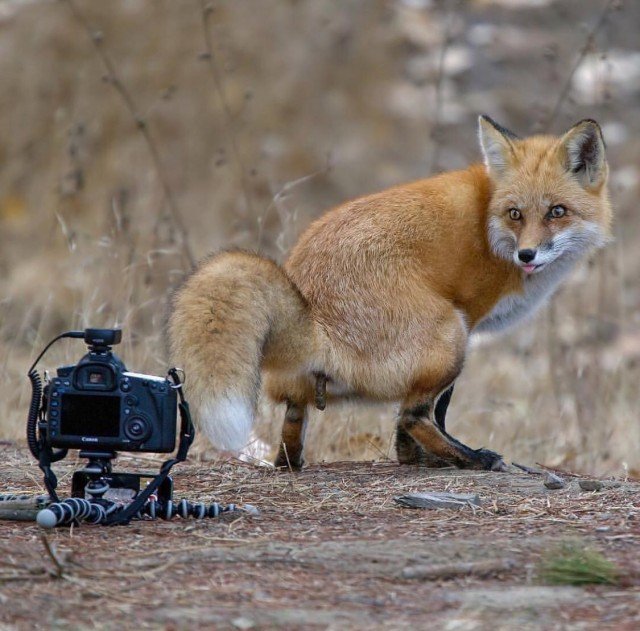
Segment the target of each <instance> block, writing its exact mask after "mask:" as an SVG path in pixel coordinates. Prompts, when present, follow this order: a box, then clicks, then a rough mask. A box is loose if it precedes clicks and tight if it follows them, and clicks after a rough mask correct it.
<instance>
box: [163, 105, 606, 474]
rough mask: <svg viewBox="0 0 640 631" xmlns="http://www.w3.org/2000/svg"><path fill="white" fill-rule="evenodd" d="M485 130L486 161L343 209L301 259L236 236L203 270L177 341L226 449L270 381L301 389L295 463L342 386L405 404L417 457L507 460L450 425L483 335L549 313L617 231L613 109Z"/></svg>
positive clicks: (299, 249) (411, 451)
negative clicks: (556, 131)
mask: <svg viewBox="0 0 640 631" xmlns="http://www.w3.org/2000/svg"><path fill="white" fill-rule="evenodd" d="M478 127H479V131H478V133H479V140H480V147H481V149H482V153H483V156H484V164H476V165H472V166H470V167H469V168H467V169H465V170H462V171H455V172H449V173H442V174H440V175H436V176H435V177H431V178H428V179H425V180H420V181H418V182H413V183H410V184H405V185H402V186H397V187H395V188H391V189H389V190H386V191H383V192H381V193H377V194H374V195H368V196H366V197H362V198H359V199H356V200H353V201H350V202H347V203H345V204H343V205H341V206H338V207H337V208H334V209H333V210H330V211H329V212H327V213H326V214H324V215H323V216H321V217H320V218H319V219H318V220H317V221H315V222H314V223H313V224H312V225H311V226H310V227H309V228H308V229H307V231H306V232H305V233H304V234H303V236H302V237H301V239H300V240H299V241H298V243H297V245H296V246H295V247H294V248H293V251H292V252H291V255H290V257H289V259H288V260H287V262H286V263H285V265H284V268H282V267H280V266H279V265H277V264H276V263H274V262H272V261H270V260H268V259H266V258H264V257H262V256H259V255H256V254H252V253H248V252H244V251H231V252H223V253H220V254H217V255H215V256H212V257H211V258H208V259H206V260H205V261H203V262H202V263H201V264H200V266H199V267H198V269H197V270H196V271H195V272H194V273H193V274H192V275H191V276H190V277H189V278H188V279H187V280H186V282H185V283H184V285H183V286H182V288H181V289H179V290H178V292H177V293H176V296H175V299H174V302H173V309H172V314H171V316H170V321H169V337H170V344H171V349H172V354H173V359H174V361H175V362H177V364H178V365H180V366H182V367H183V368H184V369H185V371H186V374H187V381H186V387H187V392H188V394H189V396H190V397H191V398H192V399H193V404H194V408H195V411H196V414H197V418H198V420H199V424H200V426H201V427H202V428H203V429H204V431H205V433H206V434H207V435H208V437H209V438H210V440H211V441H212V442H213V444H214V445H215V446H217V447H219V448H221V449H225V450H236V451H237V450H240V449H241V448H242V447H244V446H245V445H246V443H247V441H248V438H249V434H250V432H251V428H252V423H253V420H254V415H255V411H256V402H257V399H258V395H259V392H260V389H261V386H262V385H263V381H264V388H265V391H266V393H267V395H268V396H269V397H270V398H271V399H273V400H274V401H276V402H282V403H286V414H285V419H284V426H283V429H282V442H281V445H280V450H279V453H278V456H277V458H276V461H275V465H276V466H278V467H290V468H294V469H296V468H299V467H301V466H302V465H303V453H302V452H303V437H304V430H305V424H306V419H307V408H308V406H309V405H312V404H313V403H314V401H316V398H318V399H320V400H319V401H318V406H319V407H322V406H323V403H324V401H323V398H324V395H325V390H324V389H325V388H326V397H327V398H328V400H329V402H331V401H332V400H336V399H341V398H346V397H362V398H365V399H373V400H378V401H399V402H401V407H400V414H399V418H398V424H397V429H396V449H397V455H398V460H399V461H400V462H401V463H418V464H426V465H428V466H446V465H452V464H453V465H456V466H458V467H461V468H473V469H494V470H497V469H503V468H504V463H503V461H502V458H501V456H500V455H498V454H496V453H494V452H492V451H489V450H488V449H471V448H469V447H467V446H466V445H464V444H462V443H461V442H459V441H458V440H456V439H455V438H453V437H452V436H451V435H450V434H448V433H447V432H446V429H445V415H446V410H447V406H448V404H449V400H450V398H451V393H452V390H453V384H454V382H455V380H456V378H457V377H458V375H459V374H460V371H461V370H462V366H463V363H464V359H465V353H466V349H467V341H468V339H469V336H470V335H471V334H473V333H475V332H481V331H499V330H502V329H504V328H505V327H507V326H510V325H512V324H514V323H516V322H518V321H520V320H522V319H524V318H526V317H529V316H531V315H532V314H533V313H534V312H535V310H536V309H537V308H538V307H539V306H540V305H541V304H542V303H543V301H544V300H545V299H546V298H548V297H549V296H550V295H551V294H552V293H553V291H554V290H555V289H556V287H557V286H558V284H559V283H560V282H561V280H562V279H563V278H564V277H565V276H566V275H567V273H568V272H569V271H570V270H571V268H572V267H573V266H574V264H575V263H576V262H577V261H578V260H579V259H581V258H582V257H584V256H585V255H587V254H588V253H589V252H591V251H592V250H594V249H595V248H599V247H602V246H603V245H604V244H605V243H606V242H607V240H608V239H609V235H610V222H611V214H612V209H611V205H610V202H609V196H608V191H607V179H608V165H607V161H606V157H605V146H604V140H603V137H602V132H601V130H600V127H599V126H598V124H597V123H596V122H595V121H593V120H583V121H580V122H579V123H577V124H576V125H574V126H573V127H572V128H571V129H569V131H568V132H566V133H565V134H564V135H563V136H562V137H559V138H558V137H554V136H546V135H545V136H543V135H540V136H532V137H528V138H524V139H521V138H518V137H517V136H516V135H515V134H513V133H511V132H510V131H508V130H506V129H505V128H503V127H501V126H500V125H498V124H497V123H495V122H494V121H493V120H491V119H490V118H489V117H488V116H481V117H480V118H479V121H478ZM263 375H264V380H263V378H262V377H263Z"/></svg>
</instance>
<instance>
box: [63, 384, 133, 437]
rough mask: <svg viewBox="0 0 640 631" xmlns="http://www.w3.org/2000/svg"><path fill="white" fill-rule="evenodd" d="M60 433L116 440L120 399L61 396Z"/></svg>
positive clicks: (75, 395)
mask: <svg viewBox="0 0 640 631" xmlns="http://www.w3.org/2000/svg"><path fill="white" fill-rule="evenodd" d="M60 433H61V434H62V435H67V436H103V437H113V438H117V437H118V436H119V435H120V398H119V397H106V396H103V395H93V396H92V395H87V394H63V395H62V415H61V419H60Z"/></svg>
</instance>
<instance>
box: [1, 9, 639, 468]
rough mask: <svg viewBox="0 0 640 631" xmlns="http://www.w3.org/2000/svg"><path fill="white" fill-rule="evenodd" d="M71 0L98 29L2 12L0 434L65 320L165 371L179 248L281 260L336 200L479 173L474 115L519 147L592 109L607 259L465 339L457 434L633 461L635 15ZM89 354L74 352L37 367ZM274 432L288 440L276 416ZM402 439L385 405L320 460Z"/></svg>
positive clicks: (354, 418)
mask: <svg viewBox="0 0 640 631" xmlns="http://www.w3.org/2000/svg"><path fill="white" fill-rule="evenodd" d="M74 4H75V5H76V6H77V7H78V9H79V11H80V12H81V14H82V15H83V16H85V18H86V21H87V23H88V25H89V26H88V31H89V33H88V32H87V29H85V28H84V27H82V26H81V25H80V24H78V21H77V20H76V19H74V17H73V15H72V14H71V12H70V11H69V10H68V7H67V3H49V2H38V1H36V2H32V3H26V4H25V5H22V4H20V5H14V4H12V3H7V2H4V3H0V5H1V6H0V8H2V11H3V12H2V13H0V28H1V29H2V32H3V44H2V45H3V47H4V48H3V49H2V52H3V54H2V55H0V77H1V79H0V81H1V85H2V88H3V89H2V90H0V112H1V113H2V116H0V135H1V136H2V138H3V141H2V146H1V147H0V164H1V165H2V169H0V191H1V193H0V228H1V231H0V269H1V270H2V272H3V274H2V277H1V278H0V295H1V296H2V299H1V300H0V432H1V434H2V436H4V437H7V438H15V437H19V436H22V433H23V425H24V418H25V415H26V410H27V406H28V392H27V387H28V386H27V380H26V378H25V377H24V373H25V370H26V367H27V366H28V365H29V360H30V358H32V357H33V355H34V353H35V351H36V349H37V348H39V347H40V346H41V345H42V344H43V343H44V342H46V341H47V339H48V338H50V337H51V336H53V335H54V334H56V333H58V332H59V331H61V330H64V329H68V328H73V327H82V326H86V325H94V326H102V325H104V326H107V325H113V324H118V325H120V326H122V327H124V329H125V342H124V344H123V345H122V346H121V347H120V354H121V355H122V356H123V357H124V359H125V360H126V362H127V364H128V365H129V366H130V367H132V368H134V369H136V370H140V371H150V372H154V373H162V372H163V371H164V370H165V368H166V349H165V341H164V336H163V324H164V318H165V313H166V308H167V302H168V297H169V295H170V292H171V290H172V288H173V287H174V286H175V285H176V284H177V283H178V282H179V281H180V279H181V278H182V277H183V275H184V273H185V272H186V269H187V267H188V265H187V263H186V259H187V258H188V256H186V255H185V248H184V241H185V239H186V240H187V241H188V244H189V247H190V248H191V250H193V252H194V253H195V255H196V256H201V255H204V254H205V253H207V252H208V251H209V250H211V249H214V248H217V247H221V246H226V245H229V244H235V245H240V246H245V247H260V248H261V249H262V250H264V251H266V252H267V253H269V254H271V255H273V256H276V257H277V258H282V257H283V256H284V254H285V253H286V251H287V250H288V249H289V247H290V246H291V244H292V243H293V242H294V241H295V239H296V237H297V235H298V234H299V233H300V232H301V231H302V230H303V229H304V227H305V226H306V225H308V223H309V222H310V220H311V219H312V218H313V217H315V216H317V215H318V214H320V213H321V212H322V211H323V210H324V209H325V208H327V207H329V206H331V205H332V204H335V203H337V202H339V201H342V200H344V199H347V198H349V197H353V196H356V195H359V194H362V193H365V192H369V191H373V190H376V189H380V188H382V187H385V186H388V185H391V184H394V183H396V182H401V181H406V180H410V179H412V178H415V177H420V176H422V175H424V174H425V173H427V172H428V171H429V169H430V168H431V167H434V168H456V167H458V166H461V165H463V164H466V163H468V162H469V161H470V160H474V159H477V156H478V153H477V149H476V140H475V129H474V128H475V115H476V114H477V113H478V112H479V111H487V112H489V113H491V114H492V115H493V116H494V117H495V118H497V119H498V120H501V121H503V122H504V123H505V124H507V125H509V126H510V127H513V128H514V129H515V130H517V131H519V132H521V133H527V132H531V131H535V130H537V129H541V128H543V127H545V126H550V127H551V128H552V129H553V130H554V131H560V130H562V129H563V128H565V127H566V126H568V125H569V124H570V123H571V122H573V121H574V120H576V119H579V118H581V117H586V116H589V117H594V118H597V119H598V120H600V121H601V122H602V123H603V124H604V129H605V135H606V136H607V139H608V143H609V155H610V161H611V164H612V172H613V179H612V183H613V184H612V191H613V195H614V205H615V208H616V227H615V233H616V239H617V240H616V243H615V244H614V245H612V246H611V247H610V248H609V249H608V250H607V251H606V252H605V253H603V254H602V255H599V256H598V257H597V258H596V259H594V260H593V261H591V262H590V263H589V264H587V265H585V266H584V267H583V268H581V269H580V270H578V271H576V273H575V274H574V275H573V277H572V279H571V281H570V282H569V283H568V285H567V286H566V287H564V288H563V289H562V291H561V292H560V294H559V296H558V297H557V298H556V299H555V300H554V302H553V303H552V305H551V306H550V307H549V308H548V309H546V310H544V311H542V312H541V313H540V314H539V315H538V316H537V317H536V319H535V320H534V321H533V322H531V323H529V324H527V325H524V326H522V327H520V328H519V329H518V330H517V331H515V332H513V333H511V334H509V335H507V336H506V337H502V338H499V339H496V340H479V341H478V342H477V343H476V345H475V347H474V348H473V349H472V351H471V353H470V357H469V361H468V364H467V367H466V369H465V372H464V374H463V377H462V378H461V380H460V383H459V385H458V387H457V389H456V394H455V395H454V399H453V404H452V408H451V412H450V421H449V424H450V428H451V431H452V433H454V435H456V436H458V437H459V438H461V439H463V440H465V441H466V442H468V443H470V444H472V445H475V446H480V445H484V446H487V447H490V448H492V449H496V450H498V451H500V452H502V453H504V454H505V456H506V457H507V458H508V459H514V460H517V461H525V462H534V461H542V462H545V463H547V464H554V465H561V464H562V465H565V466H570V467H573V468H577V469H581V470H592V471H597V472H623V471H630V472H632V473H634V472H635V473H638V471H640V455H639V454H638V451H637V447H636V446H637V445H638V444H639V443H640V424H639V423H638V422H637V420H638V410H639V409H640V390H639V389H638V387H637V384H638V383H639V382H640V361H639V359H640V319H639V316H638V312H639V309H638V307H639V306H640V288H639V287H638V281H637V279H638V278H639V277H640V274H639V272H640V269H639V267H640V266H639V260H638V258H637V257H636V256H635V253H636V251H637V248H638V246H639V245H640V220H638V215H637V212H636V209H635V205H636V199H637V194H638V186H639V181H640V172H639V171H638V168H637V165H636V164H635V162H634V161H635V160H637V155H638V148H639V141H638V140H637V139H638V138H639V137H640V134H639V132H640V121H639V120H638V117H637V116H635V115H634V112H637V111H638V94H639V93H640V87H639V85H638V84H639V81H640V78H639V77H638V76H637V74H634V71H633V66H630V68H631V69H630V70H629V69H628V70H626V71H625V68H627V65H625V64H632V61H633V59H635V57H633V55H637V54H638V51H637V37H636V33H635V30H634V28H633V25H634V23H637V19H638V18H639V17H640V7H639V6H636V5H634V4H632V3H626V4H624V5H623V6H622V9H621V10H616V9H615V8H614V4H617V3H609V2H600V1H597V0H588V1H585V2H580V3H577V2H576V3H557V2H556V3H549V4H548V5H544V6H541V7H538V8H535V7H534V8H531V7H528V8H527V7H526V4H527V3H517V4H518V6H519V7H520V8H518V9H514V8H513V7H512V6H509V3H508V2H506V1H500V2H489V1H484V0H483V1H479V0H477V1H474V2H468V3H456V2H449V3H433V6H432V7H431V8H424V7H422V8H421V7H420V5H421V3H420V2H400V1H394V2H391V1H383V0H373V1H371V2H367V4H366V10H363V8H362V5H361V4H360V3H359V2H356V1H355V0H353V1H351V2H345V3H340V8H339V9H337V8H336V6H334V5H333V4H332V3H317V2H313V1H312V0H305V1H302V2H296V3H287V2H281V1H276V0H261V1H260V3H259V4H257V0H256V2H246V3H233V2H228V1H222V0H221V1H220V2H214V3H212V7H213V11H212V12H211V11H209V9H208V5H207V3H204V4H202V3H199V2H193V3H185V4H182V3H174V2H170V1H169V0H162V1H160V2H157V3H155V4H154V9H153V15H150V14H149V11H148V10H146V8H145V5H144V3H137V2H124V1H122V2H120V1H118V2H111V3H109V6H108V7H107V5H106V3H96V2H90V1H87V0H77V1H76V2H75V3H74ZM429 4H430V3H427V2H425V3H424V5H425V7H427V5H429ZM258 6H259V7H260V9H259V10H257V9H256V7H258ZM523 6H524V8H522V7H523ZM603 11H605V12H604V13H603ZM603 15H604V18H603V19H602V20H601V17H602V16H603ZM576 23H578V24H581V25H584V28H582V29H580V28H576V27H575V24H576ZM96 32H99V33H100V35H99V36H97V35H96ZM90 34H92V35H91V36H90ZM205 35H206V37H205ZM96 42H99V47H100V49H101V50H102V51H103V52H104V53H105V54H106V55H107V56H108V59H110V60H111V62H112V64H113V72H112V73H111V75H110V74H109V72H107V77H108V78H109V80H108V81H106V82H105V81H103V75H104V72H105V71H104V59H101V57H100V55H99V54H98V51H97V50H96ZM44 60H46V63H44ZM114 73H115V76H116V77H117V81H118V82H120V84H121V86H123V87H124V90H125V91H126V94H128V95H129V97H130V99H131V100H132V102H133V104H134V108H133V109H132V108H131V107H126V106H125V104H123V96H122V92H121V91H118V90H117V89H114V88H115V87H117V85H116V84H114V79H113V74H114ZM116 83H117V82H116ZM134 113H135V114H134ZM135 117H138V119H140V120H142V121H143V122H144V130H145V133H146V134H148V136H145V133H142V131H141V127H140V120H136V119H135ZM551 119H553V120H551ZM149 138H151V146H152V147H155V155H154V152H153V151H150V144H149ZM176 216H179V217H181V218H182V219H183V220H184V224H185V227H186V228H185V232H186V234H185V235H183V236H181V229H180V226H179V225H177V224H176ZM80 353H81V348H80V347H79V346H78V344H77V343H73V342H68V343H65V344H63V345H62V346H61V347H59V348H58V349H56V351H55V352H53V353H52V354H51V355H50V356H48V358H47V362H46V364H47V366H48V367H49V368H53V367H55V366H57V365H60V364H61V363H63V362H71V361H75V360H76V359H77V358H78V357H79V355H80ZM263 416H264V418H265V422H264V423H263V424H262V425H261V428H260V430H259V433H260V435H261V436H262V437H263V438H267V439H268V442H269V444H270V445H275V442H276V441H277V435H278V430H279V424H280V422H281V418H282V411H275V412H274V411H272V410H269V409H268V408H266V407H265V410H264V414H263ZM392 427H393V409H392V407H391V406H387V407H382V408H366V407H361V406H360V407H345V408H336V409H329V410H327V411H326V412H325V413H324V414H320V413H315V414H314V417H313V420H312V424H311V428H310V431H309V437H308V445H309V449H308V454H307V459H308V460H309V461H311V462H313V461H321V460H334V459H345V458H348V459H363V458H364V459H367V458H380V459H384V458H386V457H393V449H392V445H391V436H392ZM202 449H204V447H202Z"/></svg>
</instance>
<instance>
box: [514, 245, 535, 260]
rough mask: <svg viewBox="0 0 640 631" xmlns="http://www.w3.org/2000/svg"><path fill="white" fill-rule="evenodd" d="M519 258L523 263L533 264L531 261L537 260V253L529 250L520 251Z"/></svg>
mask: <svg viewBox="0 0 640 631" xmlns="http://www.w3.org/2000/svg"><path fill="white" fill-rule="evenodd" d="M518 258H519V259H520V260H521V261H522V262H523V263H531V261H533V259H535V258H536V251H535V250H531V249H529V248H527V249H525V250H518Z"/></svg>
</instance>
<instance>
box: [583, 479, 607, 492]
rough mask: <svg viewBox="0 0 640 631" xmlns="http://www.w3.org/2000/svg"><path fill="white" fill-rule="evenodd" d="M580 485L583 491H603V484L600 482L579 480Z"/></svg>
mask: <svg viewBox="0 0 640 631" xmlns="http://www.w3.org/2000/svg"><path fill="white" fill-rule="evenodd" d="M578 484H579V485H580V488H581V489H582V490H583V491H601V490H602V482H600V480H579V481H578Z"/></svg>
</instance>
